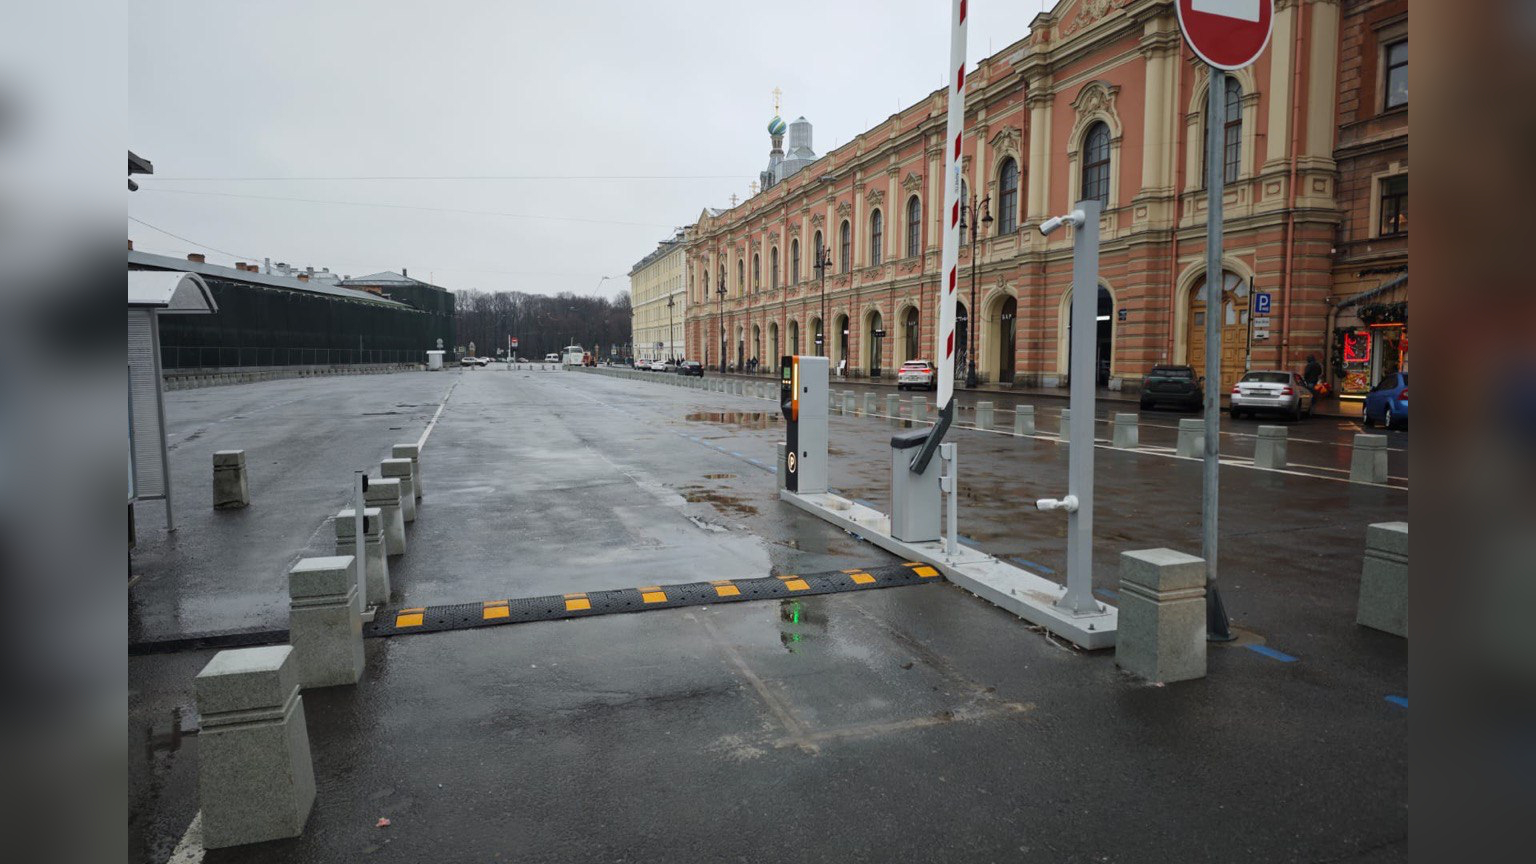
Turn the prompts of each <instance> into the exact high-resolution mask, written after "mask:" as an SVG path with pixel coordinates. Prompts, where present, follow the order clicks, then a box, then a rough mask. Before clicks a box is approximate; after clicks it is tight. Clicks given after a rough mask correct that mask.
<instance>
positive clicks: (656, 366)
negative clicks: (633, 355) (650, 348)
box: [651, 360, 667, 372]
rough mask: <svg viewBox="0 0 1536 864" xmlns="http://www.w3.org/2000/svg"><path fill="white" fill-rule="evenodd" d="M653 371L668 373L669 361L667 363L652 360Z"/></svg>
mask: <svg viewBox="0 0 1536 864" xmlns="http://www.w3.org/2000/svg"><path fill="white" fill-rule="evenodd" d="M651 371H652V372H665V371H667V361H665V360H652V361H651Z"/></svg>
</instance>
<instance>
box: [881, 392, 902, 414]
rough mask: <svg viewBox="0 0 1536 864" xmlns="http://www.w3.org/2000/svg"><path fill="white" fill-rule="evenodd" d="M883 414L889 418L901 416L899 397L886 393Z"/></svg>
mask: <svg viewBox="0 0 1536 864" xmlns="http://www.w3.org/2000/svg"><path fill="white" fill-rule="evenodd" d="M885 413H886V414H887V415H889V416H891V417H900V416H901V397H900V396H897V395H896V394H895V393H887V394H886V396H885Z"/></svg>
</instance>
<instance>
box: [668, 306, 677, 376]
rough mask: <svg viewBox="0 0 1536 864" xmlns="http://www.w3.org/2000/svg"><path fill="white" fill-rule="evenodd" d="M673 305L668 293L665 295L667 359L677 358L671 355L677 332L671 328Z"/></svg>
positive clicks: (673, 350)
mask: <svg viewBox="0 0 1536 864" xmlns="http://www.w3.org/2000/svg"><path fill="white" fill-rule="evenodd" d="M673 305H675V304H674V303H673V301H672V295H671V294H668V295H667V359H668V360H676V359H677V358H676V357H673V356H672V355H673V354H674V353H676V351H675V346H676V345H677V334H676V333H675V332H674V331H673V329H672V307H673Z"/></svg>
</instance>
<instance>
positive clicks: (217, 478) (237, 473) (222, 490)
mask: <svg viewBox="0 0 1536 864" xmlns="http://www.w3.org/2000/svg"><path fill="white" fill-rule="evenodd" d="M250 504H251V487H250V484H249V482H247V479H246V476H245V451H244V450H216V451H214V454H213V507H214V509H215V510H226V509H238V508H241V507H249V506H250Z"/></svg>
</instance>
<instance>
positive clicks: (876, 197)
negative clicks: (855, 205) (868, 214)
mask: <svg viewBox="0 0 1536 864" xmlns="http://www.w3.org/2000/svg"><path fill="white" fill-rule="evenodd" d="M865 197H866V199H867V200H868V201H869V206H871V207H879V206H880V205H881V204H884V203H885V192H884V191H882V190H880V189H876V190H874V191H873V192H870V193H869V194H868V195H867V196H865Z"/></svg>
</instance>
